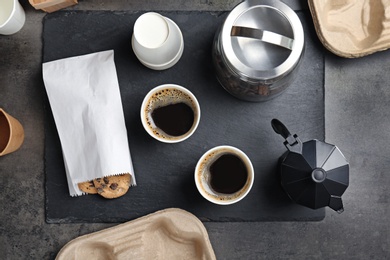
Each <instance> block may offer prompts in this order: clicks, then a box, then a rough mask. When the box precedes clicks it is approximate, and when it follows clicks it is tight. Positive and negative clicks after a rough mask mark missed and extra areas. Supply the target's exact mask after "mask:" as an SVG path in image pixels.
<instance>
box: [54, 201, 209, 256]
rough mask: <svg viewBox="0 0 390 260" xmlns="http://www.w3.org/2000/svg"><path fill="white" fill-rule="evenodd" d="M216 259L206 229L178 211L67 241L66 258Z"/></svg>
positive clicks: (163, 212)
mask: <svg viewBox="0 0 390 260" xmlns="http://www.w3.org/2000/svg"><path fill="white" fill-rule="evenodd" d="M92 256H93V258H94V259H118V260H119V259H187V260H191V259H194V260H195V259H204V260H206V259H207V260H213V259H216V257H215V254H214V250H213V248H212V246H211V243H210V239H209V236H208V234H207V230H206V228H205V227H204V225H203V224H202V222H201V221H200V220H199V219H198V218H196V217H195V216H194V215H192V214H190V213H189V212H186V211H184V210H181V209H175V208H171V209H166V210H161V211H158V212H155V213H152V214H149V215H147V216H144V217H141V218H139V219H136V220H133V221H129V222H127V223H124V224H120V225H117V226H114V227H111V228H107V229H104V230H101V231H98V232H95V233H92V234H88V235H84V236H80V237H78V238H75V239H73V240H72V241H70V242H68V243H67V244H66V245H65V246H64V247H63V248H62V249H61V250H60V252H59V253H58V255H57V257H56V260H62V259H63V260H65V259H89V258H91V257H92Z"/></svg>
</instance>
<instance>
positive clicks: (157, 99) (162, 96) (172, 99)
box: [144, 87, 199, 140]
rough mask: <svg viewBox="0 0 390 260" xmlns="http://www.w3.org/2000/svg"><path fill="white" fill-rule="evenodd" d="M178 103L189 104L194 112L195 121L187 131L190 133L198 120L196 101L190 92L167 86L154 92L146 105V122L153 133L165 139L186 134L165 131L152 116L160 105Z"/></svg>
mask: <svg viewBox="0 0 390 260" xmlns="http://www.w3.org/2000/svg"><path fill="white" fill-rule="evenodd" d="M177 103H184V104H186V105H188V106H189V107H190V108H191V109H192V111H193V113H194V122H193V124H192V126H191V129H190V130H189V131H188V132H187V133H186V134H188V133H190V132H191V131H192V129H193V128H194V126H195V122H196V121H197V120H198V119H197V118H198V116H199V115H198V113H197V112H196V104H195V101H194V100H193V99H192V98H191V96H189V95H188V94H186V93H184V92H183V91H181V90H179V89H175V88H169V87H168V88H166V89H162V90H160V91H158V92H156V93H154V94H153V95H152V96H151V97H150V98H149V100H148V102H147V106H146V107H145V111H144V112H145V115H146V118H145V119H146V123H147V125H148V127H149V128H150V130H152V132H153V134H154V135H156V136H158V137H160V138H164V139H169V140H175V139H180V138H182V137H183V136H185V135H186V134H184V135H181V136H171V135H168V134H167V133H165V132H164V131H163V130H162V129H160V128H158V127H157V126H156V124H155V123H154V120H153V118H152V112H153V111H154V110H155V109H157V108H160V107H164V106H168V105H173V104H177Z"/></svg>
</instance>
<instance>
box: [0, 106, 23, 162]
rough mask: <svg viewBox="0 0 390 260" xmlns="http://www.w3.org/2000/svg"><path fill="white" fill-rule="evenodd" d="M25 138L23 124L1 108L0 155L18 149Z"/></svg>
mask: <svg viewBox="0 0 390 260" xmlns="http://www.w3.org/2000/svg"><path fill="white" fill-rule="evenodd" d="M23 140H24V130H23V126H22V125H21V124H20V122H19V121H18V120H17V119H15V118H13V117H12V116H10V115H9V114H7V113H6V112H5V111H4V110H3V109H2V108H0V156H3V155H6V154H9V153H12V152H14V151H16V150H18V149H19V148H20V146H21V145H22V143H23Z"/></svg>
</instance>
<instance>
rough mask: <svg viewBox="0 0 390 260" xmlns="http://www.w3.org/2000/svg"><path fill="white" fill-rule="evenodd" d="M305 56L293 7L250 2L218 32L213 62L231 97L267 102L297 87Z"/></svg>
mask: <svg viewBox="0 0 390 260" xmlns="http://www.w3.org/2000/svg"><path fill="white" fill-rule="evenodd" d="M303 51H304V34H303V27H302V24H301V22H300V20H299V18H298V16H297V15H296V13H295V12H294V11H293V10H292V9H290V7H288V6H287V5H286V4H284V3H282V2H280V1H278V0H247V1H244V2H242V3H241V4H239V5H237V6H236V7H235V8H234V9H233V10H232V11H231V12H230V14H229V15H228V16H227V18H226V20H225V21H224V23H223V25H222V26H221V28H220V29H219V30H218V31H217V32H216V34H215V38H214V42H213V63H214V67H215V70H216V76H217V78H218V80H219V82H220V84H221V85H222V86H223V87H224V88H225V89H226V90H227V91H228V92H229V93H230V94H232V95H233V96H235V97H237V98H239V99H242V100H246V101H255V102H256V101H266V100H269V99H271V98H273V97H276V96H277V95H279V94H280V93H282V92H283V91H284V90H285V89H286V88H287V87H288V86H289V85H290V84H291V83H292V82H293V80H294V78H295V76H296V72H297V68H298V67H299V64H300V61H301V59H302V56H303Z"/></svg>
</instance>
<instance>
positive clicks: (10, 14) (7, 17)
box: [0, 0, 26, 35]
mask: <svg viewBox="0 0 390 260" xmlns="http://www.w3.org/2000/svg"><path fill="white" fill-rule="evenodd" d="M25 21H26V14H25V12H24V10H23V8H22V6H21V5H20V3H19V2H18V0H1V1H0V34H3V35H10V34H14V33H17V32H18V31H20V29H22V27H23V25H24V22H25Z"/></svg>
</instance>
